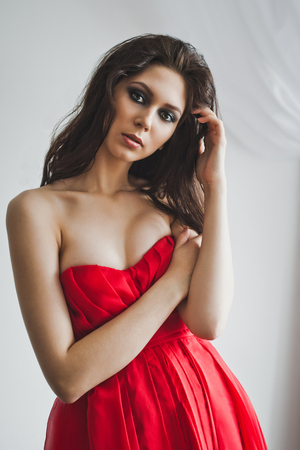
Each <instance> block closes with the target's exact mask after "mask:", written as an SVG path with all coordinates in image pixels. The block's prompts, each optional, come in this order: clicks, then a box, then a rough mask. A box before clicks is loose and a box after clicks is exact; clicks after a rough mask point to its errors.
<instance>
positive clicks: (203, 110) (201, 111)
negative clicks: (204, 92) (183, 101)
mask: <svg viewBox="0 0 300 450" xmlns="http://www.w3.org/2000/svg"><path fill="white" fill-rule="evenodd" d="M192 114H194V115H197V116H205V115H207V114H213V115H216V114H215V113H214V111H213V110H212V109H210V108H209V107H208V106H205V107H204V108H196V109H194V110H193V111H192Z"/></svg>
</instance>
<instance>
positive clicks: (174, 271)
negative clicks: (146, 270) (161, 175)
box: [7, 66, 233, 403]
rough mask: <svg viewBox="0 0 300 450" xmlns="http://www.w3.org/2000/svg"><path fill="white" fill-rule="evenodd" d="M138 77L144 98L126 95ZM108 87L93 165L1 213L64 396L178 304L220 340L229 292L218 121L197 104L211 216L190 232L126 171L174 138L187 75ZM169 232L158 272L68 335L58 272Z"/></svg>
mask: <svg viewBox="0 0 300 450" xmlns="http://www.w3.org/2000/svg"><path fill="white" fill-rule="evenodd" d="M132 83H133V84H132ZM136 83H144V84H145V85H146V86H147V87H149V88H150V89H151V91H152V93H153V96H151V97H150V96H149V97H146V92H145V90H144V91H143V89H142V90H141V95H140V96H139V94H137V93H135V94H132V92H131V91H130V90H131V89H132V88H133V86H136V87H137V84H136ZM140 88H141V85H139V89H140ZM129 91H130V92H129ZM114 94H115V103H116V111H117V113H116V118H115V121H114V123H113V124H112V126H111V129H110V131H109V133H108V136H107V138H106V139H105V141H104V143H103V144H102V146H101V147H100V149H99V151H98V153H97V155H96V159H95V163H94V165H93V166H92V167H91V169H90V170H89V171H88V172H86V173H84V174H82V175H80V176H78V177H75V178H69V179H67V180H60V181H57V182H54V183H52V184H50V185H47V186H44V187H42V188H38V189H33V190H30V191H25V192H23V193H21V194H20V195H19V196H17V197H16V198H15V199H13V200H12V201H11V202H10V204H9V207H8V212H7V229H8V236H9V243H10V251H11V259H12V265H13V271H14V277H15V283H16V289H17V294H18V298H19V301H20V306H21V310H22V314H23V317H24V321H25V324H26V327H27V330H28V334H29V337H30V339H31V342H32V345H33V348H34V350H35V353H36V355H37V358H38V361H39V363H40V366H41V368H42V370H43V373H44V375H45V377H46V379H47V381H48V383H49V385H50V386H51V388H52V389H53V390H54V392H55V393H56V395H58V396H59V397H60V398H61V399H62V400H63V401H64V402H66V403H72V402H74V401H75V400H77V399H78V398H79V397H80V396H81V395H83V394H84V393H86V392H87V391H88V390H90V389H91V388H93V387H94V386H96V385H97V384H99V383H101V382H102V381H104V380H106V379H107V378H109V377H110V376H112V375H114V374H115V373H117V372H118V371H119V370H121V369H122V368H123V367H125V366H126V365H127V364H128V363H129V362H131V361H132V360H133V359H134V358H135V357H136V356H137V355H138V354H139V353H140V351H141V350H142V349H143V348H144V347H145V345H146V344H147V343H148V342H149V340H150V339H151V337H152V336H153V334H154V333H155V332H156V331H157V330H158V328H159V327H160V326H161V325H162V324H163V322H164V321H165V320H166V319H167V317H168V316H169V315H170V313H171V312H172V311H173V310H174V308H175V307H176V306H178V312H179V313H180V315H181V317H182V319H183V320H184V322H185V323H186V324H187V326H188V327H189V328H190V329H191V331H192V332H193V333H194V334H196V335H197V336H199V337H203V338H207V339H213V338H215V337H216V336H217V335H219V334H220V332H221V331H222V330H223V328H224V326H225V323H226V320H227V315H228V312H229V309H230V305H231V301H232V296H233V274H232V263H231V252H230V242H229V233H228V224H227V210H226V182H225V176H224V164H223V163H224V151H225V144H226V141H225V136H224V130H223V126H222V123H221V121H220V120H219V119H217V118H216V116H215V115H214V113H213V112H212V111H211V110H209V109H208V108H207V109H204V110H201V114H202V115H203V117H202V118H200V119H199V121H202V122H204V121H206V122H207V123H208V125H209V133H208V135H207V136H206V138H205V139H206V140H205V151H204V144H203V143H202V144H201V146H200V149H199V163H198V168H197V170H198V171H199V175H200V173H201V180H202V182H203V184H204V187H205V214H206V215H205V224H204V231H203V235H202V236H197V234H196V233H195V232H193V231H191V230H189V229H186V230H183V229H182V227H181V226H179V224H178V223H176V222H174V223H173V222H172V218H170V217H169V216H167V215H165V214H163V213H161V212H158V211H157V210H156V209H155V208H154V207H153V206H152V205H151V204H150V202H149V201H148V200H147V199H146V198H145V196H144V195H142V194H141V193H139V192H138V190H137V186H138V185H139V184H141V183H143V180H134V179H133V178H131V177H130V176H128V170H129V167H130V165H131V164H132V162H133V161H135V160H137V159H141V158H144V157H146V156H148V155H149V154H152V153H153V152H154V151H156V150H157V149H158V148H159V147H160V146H161V145H163V143H164V142H166V141H167V140H168V139H169V137H170V136H171V135H172V134H173V132H174V130H175V128H176V125H177V123H178V120H179V118H180V116H181V114H182V112H183V110H184V107H185V85H184V82H183V80H182V78H181V77H180V76H179V75H178V74H176V73H174V72H173V71H171V70H170V69H167V68H162V67H157V66H154V67H152V68H149V69H147V70H146V71H145V72H143V73H142V74H139V75H137V76H135V77H133V78H132V79H126V80H124V81H122V82H120V83H119V84H118V85H117V88H116V91H115V93H114ZM143 95H144V97H145V98H144V100H143ZM145 99H147V100H145ZM166 104H168V105H169V104H171V105H173V106H175V108H176V110H175V109H172V108H171V110H170V108H169V106H168V108H166ZM177 109H178V110H179V111H177ZM197 112H198V111H197ZM171 116H172V117H173V119H174V117H175V120H174V121H170V117H171ZM124 133H125V134H134V135H135V136H138V137H139V138H141V139H142V141H143V145H142V146H140V147H136V146H134V144H133V145H131V143H130V142H129V143H128V140H126V137H125V139H124V137H123V134H124ZM171 234H172V235H174V236H175V238H176V246H175V249H174V252H173V256H172V260H171V263H170V266H169V268H168V269H167V271H166V273H165V274H164V275H163V276H162V277H161V279H160V280H158V281H157V282H156V283H155V284H154V285H153V286H152V287H151V288H150V289H149V290H148V291H147V292H146V293H145V294H144V295H143V296H142V297H141V298H140V299H138V300H137V301H136V302H135V303H134V304H133V305H131V306H130V307H129V308H127V309H126V310H125V311H124V312H123V313H121V314H120V315H119V316H117V317H115V318H114V319H112V320H111V321H109V322H107V323H106V324H104V325H103V326H101V327H100V328H98V329H97V330H95V331H94V332H92V333H91V334H89V335H88V336H86V337H85V338H83V339H81V340H80V341H78V342H75V340H74V334H73V330H72V325H71V321H70V317H69V313H68V309H67V305H66V302H65V299H64V295H63V291H62V287H61V285H60V282H59V275H60V274H61V273H62V272H63V271H64V270H66V269H67V268H68V267H70V266H78V265H85V264H98V265H102V266H107V267H113V268H117V269H121V270H122V269H126V268H127V267H130V266H132V265H134V264H136V262H137V261H139V260H140V259H141V258H142V256H143V255H144V254H145V252H146V251H147V250H148V249H149V248H151V247H152V246H153V244H154V243H155V242H157V241H158V240H159V239H160V238H161V237H163V236H165V235H171ZM201 242H202V245H201Z"/></svg>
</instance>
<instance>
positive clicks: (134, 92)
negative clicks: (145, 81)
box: [127, 87, 147, 104]
mask: <svg viewBox="0 0 300 450" xmlns="http://www.w3.org/2000/svg"><path fill="white" fill-rule="evenodd" d="M127 92H128V94H129V96H130V98H131V99H132V100H134V101H135V102H137V103H143V104H145V103H146V102H147V96H146V94H145V93H144V92H142V91H141V90H140V89H137V88H134V87H129V88H128V89H127Z"/></svg>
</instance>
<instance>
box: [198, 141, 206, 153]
mask: <svg viewBox="0 0 300 450" xmlns="http://www.w3.org/2000/svg"><path fill="white" fill-rule="evenodd" d="M199 150H200V154H202V153H203V152H204V150H205V146H204V138H202V139H200V146H199Z"/></svg>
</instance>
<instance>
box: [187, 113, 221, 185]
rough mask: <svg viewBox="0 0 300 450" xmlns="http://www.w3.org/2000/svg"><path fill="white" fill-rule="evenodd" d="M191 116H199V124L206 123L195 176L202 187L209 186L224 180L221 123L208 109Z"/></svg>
mask: <svg viewBox="0 0 300 450" xmlns="http://www.w3.org/2000/svg"><path fill="white" fill-rule="evenodd" d="M192 114H201V117H199V118H198V119H197V120H198V122H199V123H207V125H208V132H207V134H206V135H205V137H204V138H203V139H201V141H200V145H199V155H198V159H197V164H196V176H197V179H198V181H199V182H201V183H202V184H203V186H204V187H205V186H211V185H214V184H216V183H218V182H220V181H223V180H224V179H225V149H226V143H227V141H226V137H225V130H224V126H223V122H222V121H221V120H220V119H218V117H217V116H216V114H215V113H214V112H213V111H212V110H211V109H210V108H208V107H206V108H203V109H196V110H194V111H193V112H192Z"/></svg>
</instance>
